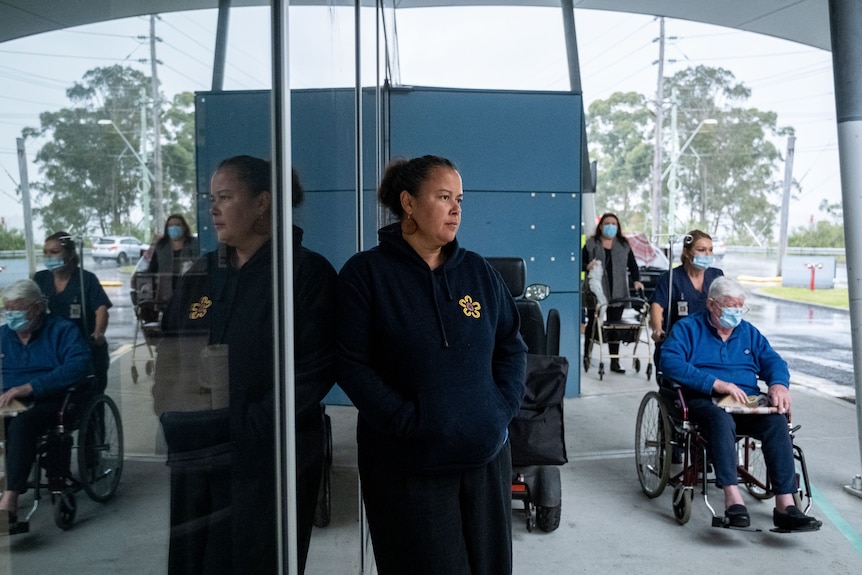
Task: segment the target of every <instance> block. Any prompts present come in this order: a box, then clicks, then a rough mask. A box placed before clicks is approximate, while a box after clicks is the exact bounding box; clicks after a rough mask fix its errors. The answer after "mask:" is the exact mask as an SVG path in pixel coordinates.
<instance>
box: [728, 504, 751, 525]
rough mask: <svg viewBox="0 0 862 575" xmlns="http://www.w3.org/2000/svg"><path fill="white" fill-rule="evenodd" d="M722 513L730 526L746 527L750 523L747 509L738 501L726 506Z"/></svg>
mask: <svg viewBox="0 0 862 575" xmlns="http://www.w3.org/2000/svg"><path fill="white" fill-rule="evenodd" d="M724 515H725V516H726V517H727V524H728V525H729V526H730V527H748V526H749V525H751V517H750V516H749V515H748V509H746V507H745V505H740V504H738V503H736V504H734V505H731V506H730V507H728V508H727V509H726V510H725V512H724Z"/></svg>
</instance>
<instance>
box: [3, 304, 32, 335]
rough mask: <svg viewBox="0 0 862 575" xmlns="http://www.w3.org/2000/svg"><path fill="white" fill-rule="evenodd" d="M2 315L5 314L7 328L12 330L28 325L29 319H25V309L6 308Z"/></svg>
mask: <svg viewBox="0 0 862 575" xmlns="http://www.w3.org/2000/svg"><path fill="white" fill-rule="evenodd" d="M4 315H5V316H6V325H8V326H9V329H11V330H12V331H21V330H22V329H27V328H28V327H29V326H30V320H29V319H27V310H23V309H10V310H7V311H6V312H5V314H4Z"/></svg>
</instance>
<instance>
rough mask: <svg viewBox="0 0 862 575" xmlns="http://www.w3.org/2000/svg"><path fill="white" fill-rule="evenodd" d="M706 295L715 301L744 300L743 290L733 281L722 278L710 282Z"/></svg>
mask: <svg viewBox="0 0 862 575" xmlns="http://www.w3.org/2000/svg"><path fill="white" fill-rule="evenodd" d="M707 295H708V297H711V298H712V299H715V300H718V299H721V298H723V297H730V298H741V299H745V288H743V287H742V285H741V284H740V283H739V282H738V281H736V280H735V279H733V278H729V277H726V276H722V277H720V278H716V279H715V281H714V282H712V285H711V286H709V294H707Z"/></svg>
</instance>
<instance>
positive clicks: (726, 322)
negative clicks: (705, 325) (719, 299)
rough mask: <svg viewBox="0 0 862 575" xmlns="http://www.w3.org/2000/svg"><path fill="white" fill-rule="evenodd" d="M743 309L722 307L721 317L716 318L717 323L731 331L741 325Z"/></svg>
mask: <svg viewBox="0 0 862 575" xmlns="http://www.w3.org/2000/svg"><path fill="white" fill-rule="evenodd" d="M744 313H745V309H744V308H741V307H723V308H721V316H719V318H718V323H720V324H721V325H722V327H726V328H728V329H733V328H735V327H736V326H738V325H739V324H740V323H742V315H743V314H744Z"/></svg>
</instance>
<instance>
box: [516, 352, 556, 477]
mask: <svg viewBox="0 0 862 575" xmlns="http://www.w3.org/2000/svg"><path fill="white" fill-rule="evenodd" d="M568 374H569V361H568V360H567V359H566V358H565V357H561V356H555V355H533V354H528V355H527V383H526V387H527V393H526V395H525V396H524V401H522V402H521V410H520V411H519V412H518V415H516V416H515V418H514V419H513V420H512V423H510V424H509V442H510V443H511V446H512V465H513V466H516V467H524V466H528V465H562V464H564V463H566V462H567V461H568V458H567V457H566V438H565V432H564V429H563V397H564V396H565V393H566V379H567V377H568Z"/></svg>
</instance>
